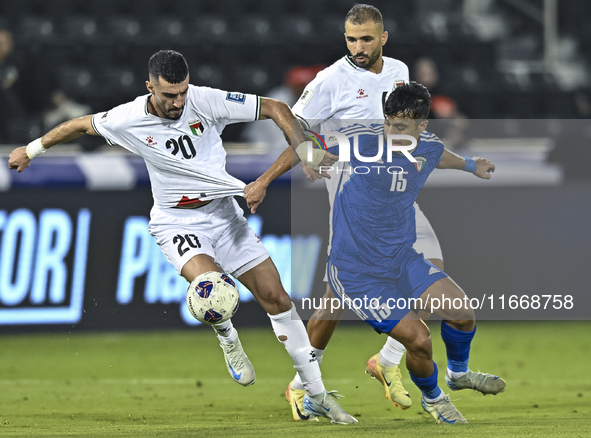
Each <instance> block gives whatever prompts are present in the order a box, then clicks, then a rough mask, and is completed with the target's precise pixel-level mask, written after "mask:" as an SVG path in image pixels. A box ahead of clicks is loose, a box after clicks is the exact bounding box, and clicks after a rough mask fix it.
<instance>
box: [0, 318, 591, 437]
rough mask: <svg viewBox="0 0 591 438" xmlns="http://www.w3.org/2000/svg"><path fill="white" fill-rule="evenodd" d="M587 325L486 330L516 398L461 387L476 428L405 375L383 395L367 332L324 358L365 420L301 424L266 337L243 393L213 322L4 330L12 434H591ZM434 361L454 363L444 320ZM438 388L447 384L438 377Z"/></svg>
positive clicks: (374, 340)
mask: <svg viewBox="0 0 591 438" xmlns="http://www.w3.org/2000/svg"><path fill="white" fill-rule="evenodd" d="M590 328H591V323H589V322H519V323H508V322H502V323H499V322H488V323H487V322H481V323H480V324H479V327H478V332H477V335H476V338H475V341H474V343H473V347H472V358H471V363H470V365H471V368H472V369H475V370H478V369H480V370H482V371H486V372H491V373H496V374H499V375H501V376H502V377H503V378H505V380H506V381H507V389H506V392H505V393H503V394H500V395H498V396H495V397H493V396H486V397H485V396H482V395H481V394H478V393H475V392H472V391H466V390H465V391H461V392H456V393H452V397H451V398H452V400H456V401H455V404H456V406H457V407H458V409H459V410H460V411H461V412H462V413H463V414H464V416H465V417H466V418H467V419H468V421H469V424H467V425H457V426H453V425H436V424H434V423H433V421H432V420H431V417H429V416H428V415H427V414H423V413H422V409H421V407H420V402H419V397H420V395H419V391H418V390H417V389H416V387H415V386H414V385H413V384H412V382H411V381H410V379H409V378H408V373H407V372H406V371H403V375H404V376H405V381H404V383H405V386H406V388H407V389H408V390H409V392H410V394H411V397H412V398H413V401H414V405H413V406H412V408H411V409H409V410H407V411H402V410H400V409H399V408H395V407H393V406H392V404H391V403H390V402H389V401H388V400H386V399H385V398H384V391H383V388H382V387H381V386H380V385H379V383H377V381H375V380H372V379H371V378H370V377H369V376H368V375H366V374H364V367H365V362H366V360H367V359H368V358H369V357H370V356H371V355H372V354H374V353H376V352H377V351H378V350H379V348H380V347H381V345H382V343H383V342H384V337H383V336H378V335H377V334H376V333H375V332H373V331H372V330H371V329H370V328H369V327H368V326H365V325H362V324H359V325H348V326H343V327H340V328H338V329H337V332H336V333H335V336H334V338H333V341H332V343H331V345H330V346H329V349H328V350H327V354H326V357H325V359H324V362H323V364H322V370H323V374H324V380H325V383H326V386H327V389H337V390H338V391H339V392H340V393H342V394H344V395H345V396H346V398H344V399H341V404H342V406H343V407H344V408H345V409H346V410H347V411H348V412H349V413H351V414H353V415H355V416H356V417H357V418H358V420H359V423H358V424H355V425H346V426H342V425H332V424H330V423H328V422H327V421H323V420H321V421H320V422H313V423H302V422H299V421H298V422H295V421H293V420H292V418H291V411H290V409H289V405H288V404H287V402H286V401H285V398H284V391H285V387H286V385H287V383H288V382H289V381H290V380H291V378H292V376H293V368H292V366H291V363H290V360H289V357H288V356H287V353H286V352H285V350H284V348H283V346H282V345H281V344H280V343H279V342H278V341H277V340H276V339H275V337H274V336H273V333H272V330H271V327H270V325H269V328H268V329H248V330H247V329H244V330H240V334H241V339H242V343H243V345H244V347H245V349H246V351H247V353H248V355H249V357H250V359H251V360H252V362H253V364H254V366H255V368H256V370H257V382H256V384H255V385H254V386H251V387H247V388H243V387H241V386H239V385H237V384H236V383H234V382H233V381H232V380H231V379H230V377H229V376H228V375H227V373H226V368H225V366H224V363H223V359H222V357H223V356H222V352H221V349H220V348H219V347H218V346H217V342H216V338H215V336H214V335H213V333H212V332H211V330H210V329H208V328H207V327H203V328H199V329H197V330H193V331H174V332H154V333H144V332H141V333H140V332H137V333H99V334H97V333H94V334H85V333H76V334H63V333H60V334H38V335H2V336H0V436H2V437H15V436H22V437H45V436H56V437H69V436H80V437H112V436H126V437H128V436H131V437H156V436H160V437H185V436H187V437H189V436H195V437H201V436H203V437H241V436H253V437H254V436H271V437H275V436H284V437H287V436H290V437H291V436H306V437H316V436H318V437H332V436H338V437H349V436H396V437H420V436H454V437H464V436H470V437H474V436H478V437H587V436H591V376H590V371H591V367H590V366H589V358H590V354H589V351H590V350H591V337H590V336H589V333H590ZM431 332H432V337H433V343H434V357H435V360H436V361H437V363H438V366H439V368H440V369H441V370H443V369H444V368H445V355H444V349H443V343H442V341H441V338H440V336H439V326H438V325H437V324H433V325H431ZM439 380H440V384H441V385H442V387H444V385H445V383H444V381H443V378H442V376H441V375H440V379H439Z"/></svg>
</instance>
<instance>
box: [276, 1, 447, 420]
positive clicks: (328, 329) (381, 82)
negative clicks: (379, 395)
mask: <svg viewBox="0 0 591 438" xmlns="http://www.w3.org/2000/svg"><path fill="white" fill-rule="evenodd" d="M345 39H346V41H347V46H348V49H349V52H350V56H349V55H347V56H345V57H343V58H341V59H340V60H338V61H337V62H336V63H334V64H333V65H331V66H330V67H328V68H326V69H325V70H323V71H321V72H320V73H318V75H317V76H316V78H315V79H314V80H313V81H312V82H310V84H308V86H307V87H306V89H305V90H304V92H303V93H302V96H301V97H300V99H299V100H298V102H297V103H296V104H295V105H294V107H293V108H292V111H293V112H294V114H295V115H296V116H297V117H298V118H299V119H301V120H302V121H304V123H305V124H306V125H307V126H308V127H309V128H314V126H312V125H318V124H320V128H321V129H323V130H336V129H338V128H342V127H346V126H349V125H351V124H354V123H361V124H363V125H365V126H369V125H370V124H372V123H380V124H381V123H383V119H384V114H383V101H384V98H385V95H386V93H388V92H390V91H391V90H392V89H393V88H394V87H396V84H397V83H402V82H408V81H409V74H408V67H407V66H406V64H404V63H403V62H402V61H399V60H396V59H393V58H389V57H385V56H382V47H383V45H384V44H385V43H386V41H387V40H388V33H387V32H384V27H383V20H382V16H381V14H380V12H379V11H378V10H377V9H376V8H374V7H372V6H368V5H355V6H354V7H353V8H352V9H351V10H350V11H349V13H348V14H347V17H346V19H345ZM316 127H317V128H318V126H316ZM335 165H336V166H335ZM347 166H348V165H347V164H346V163H343V162H339V163H335V164H334V165H333V168H334V169H335V170H334V171H332V172H329V174H330V175H331V178H330V179H327V180H326V184H327V189H328V194H329V202H330V218H329V221H330V222H329V224H330V228H329V233H330V236H331V237H332V209H333V202H334V197H335V195H336V193H338V191H339V190H340V187H342V185H343V184H344V183H345V182H346V181H347V180H348V179H349V177H350V173H348V172H347V171H346V169H343V167H347ZM338 167H341V168H340V169H338ZM337 169H338V170H337ZM344 170H345V171H344ZM415 217H416V230H417V242H416V243H415V245H414V248H415V250H416V251H417V252H418V253H422V254H423V255H424V257H425V258H426V259H429V260H430V261H431V262H432V263H433V264H435V265H436V266H438V267H440V269H442V270H443V256H442V253H441V248H440V246H439V242H438V240H437V237H436V236H435V233H434V231H433V229H432V228H431V225H430V224H429V221H428V220H427V218H426V217H425V215H424V214H423V213H422V212H421V210H420V209H419V207H418V205H417V204H416V203H415ZM330 240H331V239H329V242H330ZM328 250H329V251H330V247H329V249H328ZM325 281H327V278H326V276H325ZM324 297H327V298H332V297H334V294H333V293H332V291H331V290H330V286H328V283H327V291H326V294H325V295H324ZM341 315H342V314H341ZM337 316H338V315H337ZM337 323H338V318H335V314H334V313H331V312H328V311H327V310H317V311H316V312H315V314H314V315H313V316H312V318H311V319H310V321H309V323H308V335H309V336H310V341H311V344H312V346H313V347H315V352H316V357H317V358H319V360H322V355H323V354H324V349H325V348H326V345H327V344H328V341H329V340H330V337H331V336H332V333H333V331H334V329H335V328H336V325H337ZM404 352H405V348H404V346H403V345H402V344H401V343H399V342H398V341H396V340H394V339H393V338H390V337H389V338H388V339H387V341H386V344H385V345H384V347H383V348H382V350H381V351H380V353H379V358H380V363H381V365H383V366H386V367H392V372H391V373H390V375H391V376H393V377H392V378H390V380H391V382H390V383H391V384H392V385H388V387H390V388H389V389H390V391H389V393H388V398H392V401H393V402H394V403H396V404H397V405H400V406H402V407H403V408H408V407H410V406H411V404H412V402H411V400H410V397H409V396H408V393H407V391H406V390H405V389H404V387H403V386H402V382H401V380H400V371H399V370H398V365H399V364H400V361H401V359H402V355H403V354H404ZM376 356H377V355H376ZM372 359H373V358H372ZM370 361H371V359H370ZM368 366H369V363H368ZM392 380H394V381H393V382H392ZM290 390H292V392H293V393H294V394H293V395H291V396H290V400H289V401H290V403H291V404H292V411H293V412H294V419H297V418H296V413H297V404H298V403H299V400H300V399H301V398H302V393H301V391H302V390H303V385H302V384H301V382H299V381H298V376H297V375H296V377H295V379H294V382H293V383H291V384H290V386H289V387H288V392H290ZM298 391H299V392H300V394H299V395H298V396H296V395H295V393H297V392H298ZM294 405H296V408H294ZM300 419H306V418H303V417H302V416H300Z"/></svg>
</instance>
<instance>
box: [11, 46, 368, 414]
mask: <svg viewBox="0 0 591 438" xmlns="http://www.w3.org/2000/svg"><path fill="white" fill-rule="evenodd" d="M148 67H149V80H148V81H146V87H147V89H148V91H149V92H150V94H147V95H144V96H140V97H138V98H136V99H135V100H134V101H132V102H129V103H126V104H123V105H120V106H117V107H115V108H113V109H111V110H109V111H107V112H102V113H99V114H95V115H88V116H84V117H79V118H76V119H72V120H69V121H67V122H65V123H63V124H61V125H60V126H58V127H56V128H54V129H53V130H51V131H50V132H48V133H47V134H45V135H44V136H43V137H41V138H39V139H37V140H35V141H33V142H31V143H30V144H29V145H28V146H23V147H20V148H17V149H15V150H14V151H13V152H12V153H11V154H10V157H9V163H8V164H9V168H11V169H16V170H17V171H18V172H21V171H23V170H24V169H25V168H27V167H29V165H30V161H31V159H33V158H34V157H35V156H37V155H39V154H41V153H44V152H45V151H46V150H47V149H48V148H50V147H52V146H54V145H56V144H59V143H64V142H67V141H69V140H73V139H75V138H76V137H79V136H81V135H85V134H89V135H100V136H102V137H104V138H105V140H106V141H107V142H108V143H109V144H110V145H120V146H122V147H124V148H125V149H127V150H129V151H130V152H132V153H134V154H137V155H139V156H141V157H142V158H143V159H144V161H145V163H146V166H147V168H148V172H149V175H150V182H151V185H152V194H153V198H154V207H153V208H152V211H151V213H150V216H151V219H150V225H149V230H150V233H151V234H152V235H153V236H154V237H155V238H156V241H157V243H158V245H159V246H160V248H161V249H162V251H163V253H164V254H165V256H166V257H167V259H168V261H169V262H170V263H172V264H173V265H174V267H175V268H176V269H177V271H178V273H179V274H180V275H182V276H183V277H184V278H185V279H186V280H187V281H188V282H189V283H191V282H192V281H193V280H194V279H196V278H197V277H199V276H200V275H202V274H204V273H206V272H211V271H213V272H217V273H219V275H221V273H222V272H226V273H229V274H232V275H233V276H234V277H236V278H238V279H239V280H240V282H242V283H243V284H244V285H245V286H246V287H247V288H248V289H249V290H250V291H251V292H252V294H253V295H254V297H255V298H256V299H257V301H258V302H259V304H260V305H261V306H262V307H263V309H265V311H266V312H267V314H268V315H269V318H270V319H271V325H272V326H273V330H274V332H275V335H276V336H277V339H278V340H279V341H280V342H281V343H282V344H283V345H284V346H285V348H286V350H287V352H288V353H289V355H290V357H291V358H292V360H293V362H294V366H295V368H296V370H297V371H298V375H300V376H301V378H302V380H303V381H304V382H305V383H304V385H305V387H306V400H305V403H306V407H307V412H309V413H310V414H313V415H315V416H318V415H323V416H325V417H327V418H328V419H329V420H331V422H333V423H355V422H357V420H356V419H355V418H353V417H352V416H350V415H349V414H347V413H346V412H345V411H344V410H343V409H342V408H341V407H340V406H339V405H338V403H337V402H336V401H335V399H336V396H335V394H334V393H333V392H330V393H329V392H327V391H326V390H325V388H324V384H323V382H322V378H321V374H320V368H319V365H318V362H317V361H316V358H315V357H314V354H313V351H312V347H311V346H310V342H309V339H308V336H307V334H306V329H305V327H304V324H303V323H302V321H301V319H300V318H299V317H298V315H297V311H296V309H295V307H294V305H293V303H292V302H291V300H290V298H289V296H288V295H287V293H286V292H285V290H284V289H283V286H282V285H281V281H280V278H279V274H278V272H277V269H276V268H275V265H274V264H273V262H272V261H271V259H270V258H269V254H268V253H267V251H266V250H265V248H264V246H263V244H262V243H261V242H260V240H259V239H258V237H257V236H256V235H255V233H254V232H253V230H252V229H250V227H249V226H248V223H247V221H246V219H245V218H244V217H243V214H242V210H241V209H240V207H239V206H238V204H237V203H236V201H235V199H234V198H233V196H234V195H243V193H244V186H245V185H244V183H243V182H242V181H239V180H238V179H236V178H234V177H232V176H230V175H229V174H228V173H227V172H226V169H225V158H226V153H225V151H224V148H223V146H222V140H221V138H220V134H221V132H222V130H223V129H224V127H225V126H226V125H227V124H229V123H236V122H247V121H253V120H258V119H266V118H270V119H272V120H273V121H274V122H275V123H277V125H278V126H279V127H280V128H281V129H282V130H283V132H284V133H285V135H286V138H288V139H289V140H290V143H291V144H294V145H299V144H301V143H302V142H303V141H304V139H305V137H304V133H303V131H302V130H301V128H300V127H299V124H298V123H297V122H296V123H291V122H292V120H293V121H295V117H294V116H293V114H292V113H291V111H290V109H289V107H288V106H287V105H286V104H285V103H283V102H280V101H277V100H273V99H266V98H261V97H258V96H255V95H247V94H241V93H228V92H226V91H221V90H216V89H211V88H207V87H196V86H193V85H190V84H189V69H188V66H187V63H186V61H185V58H184V57H183V56H182V55H181V54H180V53H178V52H175V51H172V50H161V51H159V52H157V53H155V54H154V55H153V56H152V57H151V58H150V61H149V63H148ZM292 125H293V126H294V128H293V129H292V127H291V126H292ZM294 155H295V153H294ZM335 158H336V157H335ZM324 160H325V161H324V162H325V163H326V164H328V165H330V164H331V163H332V162H333V161H334V160H333V159H330V158H325V159H324ZM315 164H318V162H316V163H315ZM213 328H214V330H215V332H216V334H217V336H218V338H219V340H220V346H221V347H222V350H223V352H224V357H225V360H226V366H227V368H228V372H229V373H230V375H231V377H232V378H233V379H234V380H235V381H236V382H238V383H239V384H241V385H243V386H247V385H251V384H253V383H254V381H255V371H254V368H253V366H252V364H251V362H250V361H249V359H248V357H247V356H246V354H245V353H244V350H243V348H242V345H241V343H240V340H239V338H238V333H237V331H236V329H235V328H234V327H233V325H232V322H231V321H226V322H224V323H218V324H213Z"/></svg>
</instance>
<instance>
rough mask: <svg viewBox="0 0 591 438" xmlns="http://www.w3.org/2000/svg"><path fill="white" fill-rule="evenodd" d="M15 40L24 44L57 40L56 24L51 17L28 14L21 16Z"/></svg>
mask: <svg viewBox="0 0 591 438" xmlns="http://www.w3.org/2000/svg"><path fill="white" fill-rule="evenodd" d="M15 40H17V41H19V43H23V44H35V43H45V44H49V43H51V42H54V41H55V25H54V22H53V20H51V19H49V18H41V17H37V16H34V15H27V16H24V17H22V18H21V20H20V23H19V26H18V30H17V32H16V35H15Z"/></svg>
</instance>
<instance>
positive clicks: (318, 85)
mask: <svg viewBox="0 0 591 438" xmlns="http://www.w3.org/2000/svg"><path fill="white" fill-rule="evenodd" d="M333 88H334V87H333V86H331V85H330V84H329V81H327V80H323V78H322V77H318V76H317V77H316V78H315V79H314V80H313V81H312V82H310V83H309V84H308V85H307V86H306V88H305V89H304V92H303V93H302V95H301V96H300V98H299V99H298V101H297V102H296V103H295V105H294V106H293V108H292V112H293V113H294V114H295V115H296V117H298V118H299V119H300V120H301V121H302V122H304V123H305V126H306V128H308V129H310V128H312V126H313V125H315V124H316V121H318V120H326V119H329V118H330V117H331V116H332V106H331V102H332V97H333V95H334V94H335V91H334V89H333Z"/></svg>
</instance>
